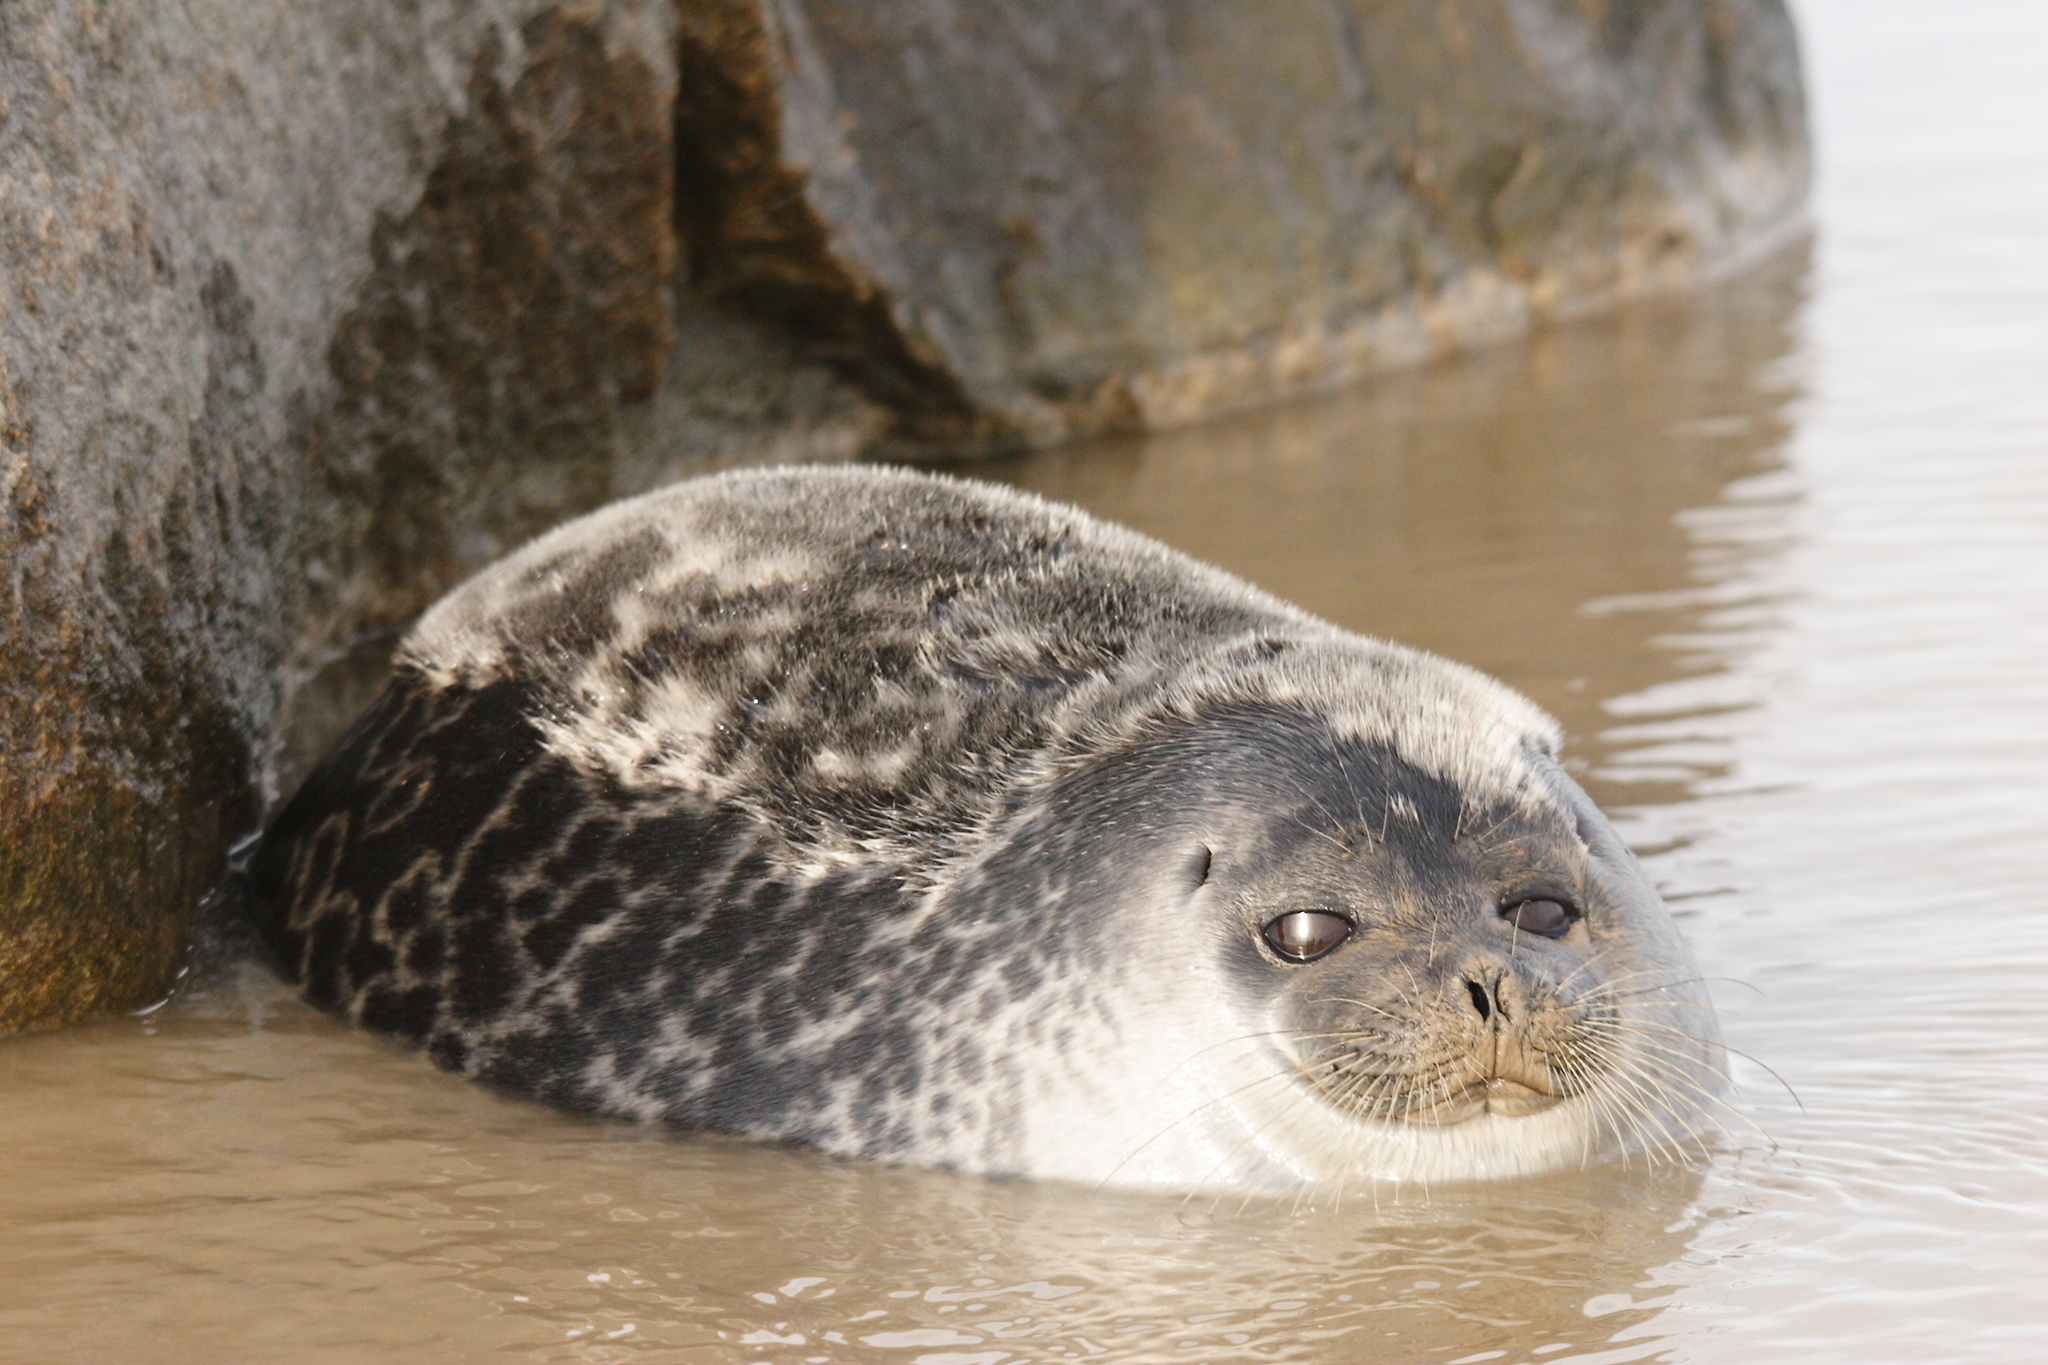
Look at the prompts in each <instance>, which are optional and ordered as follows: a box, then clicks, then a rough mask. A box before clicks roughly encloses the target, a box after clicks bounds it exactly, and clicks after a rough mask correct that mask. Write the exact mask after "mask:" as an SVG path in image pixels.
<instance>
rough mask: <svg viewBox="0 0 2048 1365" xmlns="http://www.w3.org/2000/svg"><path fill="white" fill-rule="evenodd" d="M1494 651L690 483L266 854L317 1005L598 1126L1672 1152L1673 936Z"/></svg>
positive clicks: (1688, 1110)
mask: <svg viewBox="0 0 2048 1365" xmlns="http://www.w3.org/2000/svg"><path fill="white" fill-rule="evenodd" d="M1555 744H1556V734H1555V727H1554V725H1553V723H1552V722H1551V721H1550V720H1548V719H1547V718H1546V717H1545V716H1544V715H1542V713H1540V712H1539V711H1538V710H1537V709H1536V708H1535V707H1533V706H1532V705H1531V704H1529V703H1528V702H1527V701H1525V700H1523V699H1522V698H1520V697H1519V696H1517V695H1515V694H1514V693H1512V692H1510V691H1508V690H1507V689H1506V688H1504V687H1502V686H1500V685H1499V684H1497V683H1494V682H1492V681H1490V680H1488V679H1486V678H1484V677H1482V676H1481V675H1479V674H1477V673H1474V672H1472V671H1470V670H1468V669H1465V668H1462V667H1460V666H1458V665H1455V664H1451V663H1447V662H1444V661H1442V660H1439V659H1435V658H1432V657H1429V656H1427V655H1423V654H1418V653H1416V652H1413V651H1410V650H1406V649H1402V648H1399V647H1396V646H1393V645H1388V644H1384V643H1380V642H1377V641H1373V640H1368V639H1364V638H1361V637H1358V636H1355V635H1351V634H1348V633H1346V632H1344V631H1340V630H1338V629H1336V628H1335V627H1332V626H1330V625H1328V624H1326V623H1324V622H1321V621H1319V620H1316V619H1315V618H1313V617H1311V616H1308V615H1306V614H1305V613H1303V612H1301V611H1299V610H1296V609H1295V608H1293V607H1290V606H1288V605H1286V604H1284V603H1282V602H1279V601H1277V600H1275V599H1273V598H1271V597H1268V596H1266V595H1264V594H1261V593H1259V592H1257V591H1255V590H1253V589H1251V588H1249V587H1247V586H1246V585H1244V584H1243V583H1240V582H1238V581H1237V580H1235V579H1233V578H1230V577H1229V576H1227V575H1225V574H1223V573H1221V572H1218V571H1216V570H1214V569H1210V568H1207V567H1204V566H1202V565H1200V564H1197V563H1194V562H1193V561H1191V560H1188V559H1186V558H1185V557H1183V556H1180V555H1178V554H1176V553H1174V552H1172V551H1170V550H1168V549H1166V548H1165V547H1163V546H1160V545H1158V544H1156V543H1154V542H1152V541H1150V540H1147V539H1145V538H1143V537H1141V536H1138V535H1136V534H1134V533H1132V532H1129V531H1125V530H1122V529H1120V528H1117V527H1114V526H1109V525H1106V524H1104V523H1101V522H1097V521H1094V520H1092V519H1091V518H1089V517H1087V516H1085V515H1083V514H1081V513H1079V512H1076V511H1074V510H1072V509H1069V508H1064V507H1059V506H1056V505H1053V504H1049V503H1046V502H1043V501H1040V500H1038V499H1036V498H1032V497H1029V496H1026V495H1021V494H1017V493H1013V492H1008V491H1005V490H1002V489H999V488H995V487H991V486H986V485H980V484H973V483H966V482H959V481H954V480H948V479H942V478H935V477H931V476H926V475H917V474H910V473H904V472H897V471H885V470H878V469H803V470H783V471H756V472H747V473H735V474H728V475H722V476H717V477H713V478H708V479H700V480H695V481H692V482H688V483H684V484H680V485H677V486H675V487H672V488H670V489H667V490H664V491H661V492H657V493H653V494H650V495H647V496H645V497H641V498H637V499H634V500H631V501H628V502H624V503H620V504H617V505H614V506H612V507H610V508H607V509H605V510H603V511H600V512H597V513H595V514H593V515H591V516H589V517H585V518H583V519H582V520H580V521H576V522H572V523H570V524H568V525H566V526H564V527H562V528H560V529H558V530H556V531H554V532H553V533H551V534H549V535H547V536H544V537H542V538H541V539H540V540H538V541H536V542H534V543H533V544H531V545H529V546H527V547H526V548H525V549H523V550H521V551H519V552H518V553H516V554H514V555H512V556H511V557H510V558H508V559H506V560H503V561H501V562H500V563H498V564H496V565H495V566H493V567H491V568H489V569H487V570H485V571H484V572H483V573H481V574H479V575H478V576H477V577H476V578H474V579H472V580H470V581H469V582H468V583H466V584H464V585H463V586H462V587H460V588H458V589H457V590H456V591H455V592H453V593H451V594H450V595H449V596H448V597H447V598H445V599H443V600H442V601H441V602H440V603H439V604H438V605H436V606H435V607H434V608H433V609H432V610H431V611H429V612H428V613H427V614H426V616H425V617H424V618H422V619H421V621H420V622H419V624H418V625H417V626H416V627H415V629H414V630H413V631H412V633H411V634H410V635H409V636H408V637H407V639H406V640H405V641H404V643H403V644H402V646H401V647H400V650H399V654H398V657H397V660H396V664H395V667H394V676H393V678H392V681H391V683H390V685H389V687H388V688H387V689H386V691H385V693H384V695H383V696H382V698H381V699H380V700H379V701H378V702H377V704H376V705H375V706H374V707H373V708H372V709H371V711H370V712H369V713H368V714H367V715H366V716H364V717H363V719H362V720H361V721H360V722H358V723H357V725H356V727H355V728H354V729H353V730H352V731H351V732H350V733H349V735H348V736H347V737H346V738H345V739H344V740H343V741H342V742H341V743H340V744H339V745H338V746H337V747H336V749H335V750H334V751H333V752H332V753H331V754H329V755H328V756H327V758H326V759H325V760H324V761H323V762H322V763H321V764H320V766H319V767H318V768H317V769H316V770H315V772H314V773H313V775H312V776H311V777H310V778H308V780H307V781H306V783H305V785H304V786H303V788H302V789H301V790H300V791H299V793H298V794H297V796H296V797H295V798H294V799H293V800H292V801H291V802H290V803H289V804H288V805H287V806H286V807H285V809H284V810H283V811H282V813H281V814H280V815H279V817H278V818H277V820H276V822H275V823H274V825H273V826H272V828H271V829H270V831H269V832H268V834H267V835H266V836H265V839H264V842H263V844H262V845H261V847H260V849H259V851H258V853H257V855H256V858H255V860H254V862H253V864H252V867H251V873H250V888H251V892H252V904H253V906H254V907H255V914H256V918H257V922H258V928H259V932H260V934H261V936H262V938H263V940H264V942H265V943H266V945H267V946H268V948H269V950H270V952H271V953H272V954H273V956H274V957H275V959H276V961H277V962H278V964H279V965H280V967H281V969H282V970H283V972H284V973H285V974H286V975H287V976H288V977H289V978H290V979H292V980H293V981H294V982H295V983H297V984H298V985H299V986H300V988H301V989H302V990H303V992H304V993H305V995H306V997H307V999H309V1000H310V1001H312V1002H313V1003H314V1004H316V1005H319V1006H320V1007H322V1008H325V1009H328V1010H331V1011H333V1012H335V1013H337V1014H340V1015H343V1016H345V1017H346V1018H348V1019H351V1020H353V1021H354V1022H356V1023H357V1024H360V1025H361V1026H363V1027H365V1028H368V1029H373V1030H376V1031H379V1032H383V1033H388V1034H395V1035H397V1036H399V1037H402V1038H405V1039H408V1040H410V1041H412V1042H414V1043H416V1044H419V1045H422V1046H424V1047H425V1048H426V1050H427V1052H428V1053H429V1055H430V1056H431V1057H432V1058H433V1059H434V1060H435V1061H436V1062H438V1063H440V1064H441V1065H442V1066H445V1067H448V1068H450V1069H452V1070H455V1071H459V1072H462V1073H463V1074H465V1075H469V1076H473V1077H476V1078H478V1079H482V1080H485V1081H489V1082H492V1083H495V1084H497V1085H500V1086H503V1087H507V1088H509V1089H512V1090H515V1091H520V1092H525V1093H528V1094H532V1095H536V1096H539V1097H541V1098H543V1099H546V1100H549V1101H552V1102H554V1103H556V1104H560V1105H564V1106H568V1107H570V1108H574V1109H580V1110H589V1111H596V1112H601V1113H607V1114H615V1115H625V1116H630V1117H635V1118H642V1119H655V1120H664V1121H668V1122H672V1123H676V1124H681V1125H686V1126H691V1127H700V1128H709V1129H717V1130H722V1131H726V1132H732V1133H742V1134H749V1135H754V1136H759V1137H766V1138H779V1139H786V1140H793V1141H799V1142H805V1143H810V1144H813V1145H816V1146H818V1147H821V1148H824V1149H826V1150H828V1151H832V1152H838V1153H843V1154H847V1155H858V1156H866V1157H872V1158H880V1159H886V1160H895V1161H906V1162H916V1163H922V1164H929V1165H939V1166H947V1167H952V1168H956V1169H959V1170H964V1171H974V1172H984V1173H991V1174H1021V1175H1031V1176H1041V1177H1055V1178H1068V1179H1076V1180H1085V1181H1090V1182H1100V1181H1106V1180H1107V1181H1115V1182H1119V1183H1152V1184H1165V1185H1173V1186H1181V1187H1194V1186H1201V1185H1209V1184H1237V1185H1271V1184H1285V1183H1295V1182H1302V1181H1314V1182H1322V1181H1342V1180H1363V1179H1368V1178H1397V1179H1466V1178H1478V1177H1489V1176H1502V1175H1512V1174H1520V1173H1533V1172H1539V1171H1544V1170H1549V1169H1554V1168H1557V1167H1561V1166H1565V1165H1577V1164H1579V1163H1581V1162H1583V1161H1587V1160H1597V1159H1601V1158H1604V1157H1607V1156H1610V1155H1613V1154H1616V1153H1618V1152H1623V1151H1627V1150H1631V1149H1634V1148H1637V1147H1641V1146H1645V1145H1661V1144H1663V1143H1666V1142H1669V1141H1673V1140H1675V1139H1677V1138H1678V1137H1680V1136H1681V1135H1683V1134H1684V1133H1686V1132H1688V1131H1689V1130H1690V1129H1691V1128H1692V1127H1693V1126H1695V1120H1696V1118H1697V1115H1698V1111H1699V1109H1700V1106H1701V1103H1702V1102H1703V1101H1706V1100H1708V1099H1710V1098H1711V1095H1712V1093H1713V1091H1714V1089H1715V1083H1714V1080H1713V1077H1714V1075H1715V1074H1716V1070H1715V1064H1716V1061H1717V1043H1716V1042H1715V1039H1714V1034H1713V1025H1712V1018H1711V1015H1710V1013H1709V1012H1708V1011H1707V1009H1706V1006H1705V998H1704V996H1703V994H1702V992H1701V991H1700V989H1699V987H1698V985H1697V984H1696V979H1695V977H1696V974H1695V973H1694V971H1693V970H1692V968H1691V965H1690V963H1689V961H1688V960H1687V957H1686V952H1685V949H1684V947H1683V945H1682V944H1681V943H1680V941H1679V939H1678V937H1677V935H1676V933H1675V931H1674V929H1673V927H1672V925H1671V923H1670V919H1669V916H1668V915H1667V914H1666V912H1665V911H1664V908H1663V906H1662V905H1661V903H1660V902H1659V901H1658V898H1657V896H1656V894H1655V892H1654V891H1653V890H1652V889H1651V888H1650V887H1649V885H1648V884H1647V882H1646V881H1645V879H1644V877H1643V875H1642V873H1641V871H1640V870H1639V869H1638V868H1637V867H1636V865H1635V863H1634V861H1633V859H1632V858H1631V857H1630V855H1629V854H1628V853H1627V851H1626V850H1625V849H1624V848H1623V847H1622V846H1621V845H1620V843H1619V841H1618V840H1617V839H1616V837H1615V835H1614V833H1613V832H1612V830H1611V829H1610V828H1609V827H1608V825H1607V824H1606V822H1605V821H1604V820H1603V819H1602V818H1601V817H1600V815H1599V814H1598V813H1597V812H1596V811H1595V810H1594V809H1593V808H1592V806H1591V805H1590V803H1589V802H1588V801H1587V799H1586V798H1585V796H1584V795H1583V794H1582V793H1581V792H1580V791H1579V790H1578V788H1577V787H1576V786H1575V785H1573V783H1572V782H1571V781H1570V780H1569V779H1568V778H1567V777H1566V776H1565V775H1564V774H1563V772H1562V771H1560V769H1559V768H1558V766H1557V763H1556V761H1555V758H1554V756H1553V755H1554V750H1555Z"/></svg>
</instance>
